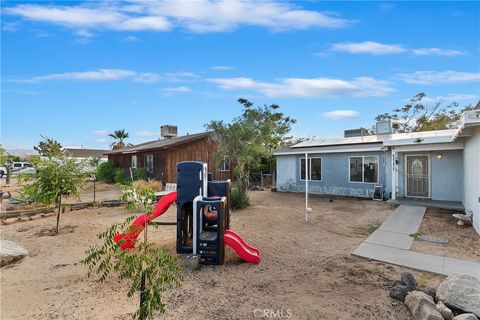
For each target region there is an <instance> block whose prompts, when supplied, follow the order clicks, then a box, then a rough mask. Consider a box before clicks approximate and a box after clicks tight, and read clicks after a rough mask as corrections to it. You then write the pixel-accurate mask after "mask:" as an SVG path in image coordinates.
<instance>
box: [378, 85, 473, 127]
mask: <svg viewBox="0 0 480 320" xmlns="http://www.w3.org/2000/svg"><path fill="white" fill-rule="evenodd" d="M426 96H427V95H426V94H425V93H423V92H420V93H417V94H416V95H415V96H414V97H413V98H411V99H410V100H409V101H408V102H407V104H405V105H404V106H402V107H399V108H395V109H393V111H392V113H382V114H379V115H377V116H376V117H375V121H384V120H391V121H392V127H393V130H394V132H397V133H402V132H415V131H430V130H442V129H447V128H448V125H450V124H452V123H454V122H456V121H458V120H459V119H460V117H461V115H462V113H463V112H465V111H467V110H472V109H473V108H472V106H464V107H463V108H460V107H459V105H458V103H456V102H451V103H449V104H447V105H445V103H444V100H437V101H435V102H434V103H433V104H427V103H425V101H424V99H425V98H426Z"/></svg>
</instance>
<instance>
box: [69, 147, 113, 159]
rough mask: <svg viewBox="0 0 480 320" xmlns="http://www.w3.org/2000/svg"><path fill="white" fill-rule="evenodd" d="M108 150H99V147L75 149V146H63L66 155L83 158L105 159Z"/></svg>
mask: <svg viewBox="0 0 480 320" xmlns="http://www.w3.org/2000/svg"><path fill="white" fill-rule="evenodd" d="M109 151H110V150H100V149H75V148H65V153H66V154H67V157H71V158H75V159H79V160H84V159H89V158H100V159H102V160H107V156H106V155H105V153H106V152H109Z"/></svg>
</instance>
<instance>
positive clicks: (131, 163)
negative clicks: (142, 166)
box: [130, 154, 138, 169]
mask: <svg viewBox="0 0 480 320" xmlns="http://www.w3.org/2000/svg"><path fill="white" fill-rule="evenodd" d="M133 157H135V166H133ZM130 167H132V169H137V167H138V157H137V155H136V154H134V155H132V156H130Z"/></svg>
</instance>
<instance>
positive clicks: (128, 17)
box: [5, 0, 352, 32]
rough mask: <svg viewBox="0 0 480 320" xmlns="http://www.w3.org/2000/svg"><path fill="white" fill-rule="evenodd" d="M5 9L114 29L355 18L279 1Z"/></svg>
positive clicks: (287, 24)
mask: <svg viewBox="0 0 480 320" xmlns="http://www.w3.org/2000/svg"><path fill="white" fill-rule="evenodd" d="M5 13H7V14H10V15H16V16H20V17H22V18H24V19H27V20H32V21H38V22H46V23H52V24H57V25H62V26H66V27H70V28H97V29H110V30H115V31H137V30H150V31H168V30H170V29H172V28H182V29H186V30H189V31H192V32H222V31H229V30H233V29H235V28H237V27H239V26H242V25H248V26H257V27H264V28H268V29H270V30H274V31H283V30H292V29H308V28H316V27H322V28H324V27H326V28H339V27H345V26H347V25H349V24H350V23H351V22H352V21H348V20H346V19H342V18H340V17H338V16H336V15H335V14H331V13H324V12H320V11H314V10H305V9H302V8H299V7H298V6H296V5H292V4H289V3H286V2H280V1H228V0H220V1H207V0H203V1H160V0H158V1H142V0H137V1H127V2H126V3H120V4H119V3H113V2H112V3H110V2H91V3H88V4H83V5H77V6H66V5H61V6H60V5H57V6H55V5H40V4H20V5H17V6H13V7H10V8H6V9H5Z"/></svg>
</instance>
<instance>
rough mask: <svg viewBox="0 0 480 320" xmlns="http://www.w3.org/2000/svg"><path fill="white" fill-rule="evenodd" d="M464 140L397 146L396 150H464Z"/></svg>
mask: <svg viewBox="0 0 480 320" xmlns="http://www.w3.org/2000/svg"><path fill="white" fill-rule="evenodd" d="M463 149H464V144H463V142H455V143H439V144H420V145H411V146H398V147H395V151H396V152H415V151H416V152H427V151H441V150H463Z"/></svg>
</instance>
